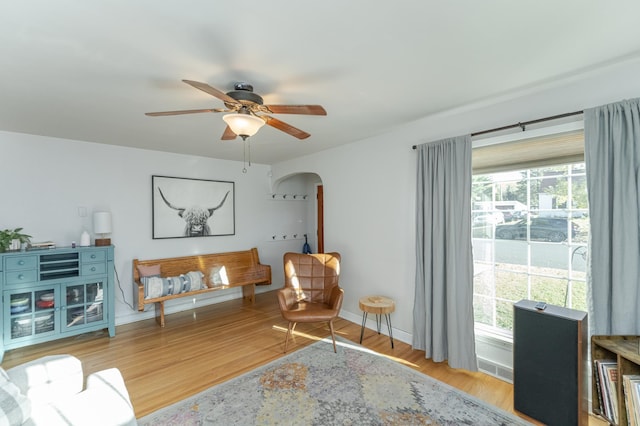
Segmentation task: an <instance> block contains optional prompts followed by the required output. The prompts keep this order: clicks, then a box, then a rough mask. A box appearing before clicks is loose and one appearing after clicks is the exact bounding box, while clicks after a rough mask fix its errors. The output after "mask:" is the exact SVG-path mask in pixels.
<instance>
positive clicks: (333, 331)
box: [329, 320, 338, 353]
mask: <svg viewBox="0 0 640 426" xmlns="http://www.w3.org/2000/svg"><path fill="white" fill-rule="evenodd" d="M329 330H331V340H333V352H334V353H338V350H337V349H336V332H335V330H334V329H333V320H331V321H329Z"/></svg>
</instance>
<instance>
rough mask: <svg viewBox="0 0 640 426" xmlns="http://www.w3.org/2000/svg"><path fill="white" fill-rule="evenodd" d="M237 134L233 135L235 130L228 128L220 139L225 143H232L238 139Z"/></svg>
mask: <svg viewBox="0 0 640 426" xmlns="http://www.w3.org/2000/svg"><path fill="white" fill-rule="evenodd" d="M236 136H237V135H236V134H235V133H233V130H231V127H229V126H227V127H226V128H225V129H224V133H223V134H222V137H221V138H220V139H222V140H223V141H232V140H234V139H235V138H236Z"/></svg>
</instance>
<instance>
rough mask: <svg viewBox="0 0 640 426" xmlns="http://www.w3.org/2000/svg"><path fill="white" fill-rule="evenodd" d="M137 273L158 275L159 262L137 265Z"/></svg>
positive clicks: (149, 275) (144, 275)
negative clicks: (156, 263)
mask: <svg viewBox="0 0 640 426" xmlns="http://www.w3.org/2000/svg"><path fill="white" fill-rule="evenodd" d="M138 274H140V276H141V277H152V276H157V277H159V276H160V264H158V265H138Z"/></svg>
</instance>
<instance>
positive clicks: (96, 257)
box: [80, 250, 107, 263]
mask: <svg viewBox="0 0 640 426" xmlns="http://www.w3.org/2000/svg"><path fill="white" fill-rule="evenodd" d="M80 260H82V263H88V262H104V261H106V260H107V252H106V251H105V250H92V251H83V252H82V253H81V258H80Z"/></svg>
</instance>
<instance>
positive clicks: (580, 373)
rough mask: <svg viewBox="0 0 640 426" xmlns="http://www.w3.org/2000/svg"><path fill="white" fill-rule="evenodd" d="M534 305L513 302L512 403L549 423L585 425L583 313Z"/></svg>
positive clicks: (586, 412)
mask: <svg viewBox="0 0 640 426" xmlns="http://www.w3.org/2000/svg"><path fill="white" fill-rule="evenodd" d="M536 305H537V302H534V301H531V300H521V301H520V302H518V303H516V304H515V305H514V327H513V406H514V408H515V409H516V410H517V411H519V412H521V413H523V414H526V415H527V416H529V417H532V418H534V419H536V420H539V421H541V422H543V423H545V424H547V425H550V426H552V425H561V426H569V425H581V426H582V425H584V426H587V425H588V421H589V420H588V417H589V416H588V414H589V413H588V394H587V389H588V384H587V380H588V368H589V366H588V358H587V356H588V353H587V351H588V325H587V314H586V312H582V311H576V310H573V309H567V308H563V307H560V306H553V305H545V306H536Z"/></svg>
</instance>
